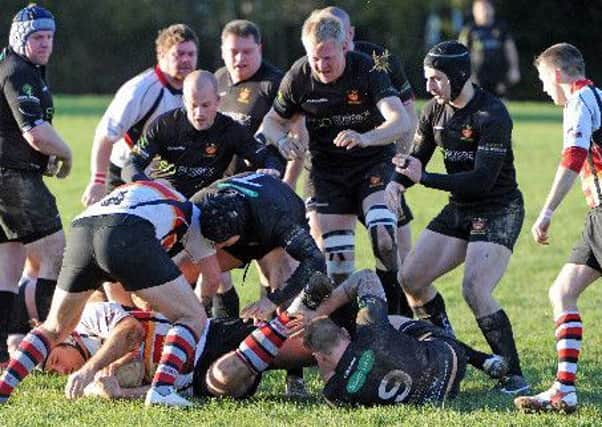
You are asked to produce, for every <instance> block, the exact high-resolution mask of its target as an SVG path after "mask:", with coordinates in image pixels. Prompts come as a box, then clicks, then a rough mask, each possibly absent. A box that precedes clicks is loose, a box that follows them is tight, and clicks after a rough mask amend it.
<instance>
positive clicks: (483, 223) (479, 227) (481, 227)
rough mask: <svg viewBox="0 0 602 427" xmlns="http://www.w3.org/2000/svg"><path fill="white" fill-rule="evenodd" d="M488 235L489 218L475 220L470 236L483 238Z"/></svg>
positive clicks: (473, 220)
mask: <svg viewBox="0 0 602 427" xmlns="http://www.w3.org/2000/svg"><path fill="white" fill-rule="evenodd" d="M486 233H487V218H473V219H472V226H471V227H470V234H471V235H472V236H475V235H478V236H482V235H484V234H486Z"/></svg>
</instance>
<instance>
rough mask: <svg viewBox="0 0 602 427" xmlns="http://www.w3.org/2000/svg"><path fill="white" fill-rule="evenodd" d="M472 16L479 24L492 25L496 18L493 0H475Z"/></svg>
mask: <svg viewBox="0 0 602 427" xmlns="http://www.w3.org/2000/svg"><path fill="white" fill-rule="evenodd" d="M472 17H473V18H474V22H475V24H477V25H482V26H485V25H491V24H493V21H494V19H495V8H494V6H493V3H492V2H491V0H474V1H473V2H472Z"/></svg>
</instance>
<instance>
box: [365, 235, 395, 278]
mask: <svg viewBox="0 0 602 427" xmlns="http://www.w3.org/2000/svg"><path fill="white" fill-rule="evenodd" d="M370 235H371V238H372V250H373V251H374V256H375V257H376V259H377V266H378V267H380V269H382V270H397V242H396V236H395V231H394V230H393V227H391V226H381V225H379V226H376V227H373V228H372V229H371V230H370ZM379 263H380V264H381V265H380V266H379V265H378V264H379Z"/></svg>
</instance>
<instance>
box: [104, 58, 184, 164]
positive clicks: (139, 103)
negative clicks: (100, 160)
mask: <svg viewBox="0 0 602 427" xmlns="http://www.w3.org/2000/svg"><path fill="white" fill-rule="evenodd" d="M182 105H183V101H182V91H181V90H180V89H175V88H174V87H172V86H171V85H170V84H169V82H168V81H167V78H166V77H165V75H164V74H163V72H162V71H161V70H160V69H159V66H155V67H153V68H149V69H148V70H146V71H144V72H142V73H140V74H138V75H137V76H135V77H134V78H132V79H130V80H128V81H127V82H125V83H124V84H123V86H121V87H120V88H119V90H118V91H117V93H116V94H115V97H114V98H113V100H112V101H111V104H110V105H109V107H108V108H107V110H106V111H105V113H104V115H103V116H102V119H101V120H100V122H99V123H98V126H97V127H96V134H102V135H106V136H108V137H110V138H111V139H117V142H116V143H115V144H114V145H113V150H112V151H111V163H113V164H114V165H116V166H119V167H123V164H124V163H125V159H126V158H127V155H128V153H129V151H130V148H131V147H132V146H133V145H134V143H135V142H136V141H137V140H138V138H140V136H141V135H142V132H143V131H144V130H145V129H146V127H147V126H148V124H149V123H151V122H152V121H153V120H154V119H155V118H156V117H157V116H158V115H160V114H163V113H165V112H167V111H169V110H173V109H174V108H179V107H182Z"/></svg>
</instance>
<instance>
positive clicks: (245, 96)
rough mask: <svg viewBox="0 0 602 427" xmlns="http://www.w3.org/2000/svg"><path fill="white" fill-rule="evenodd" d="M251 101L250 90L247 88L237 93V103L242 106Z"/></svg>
mask: <svg viewBox="0 0 602 427" xmlns="http://www.w3.org/2000/svg"><path fill="white" fill-rule="evenodd" d="M250 99H251V89H249V88H248V87H243V88H242V89H241V90H240V92H239V93H238V99H237V101H238V102H240V103H242V104H248V103H249V101H250Z"/></svg>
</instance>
